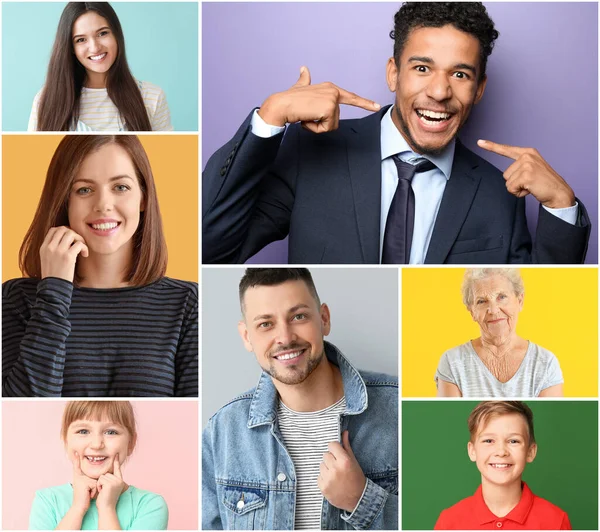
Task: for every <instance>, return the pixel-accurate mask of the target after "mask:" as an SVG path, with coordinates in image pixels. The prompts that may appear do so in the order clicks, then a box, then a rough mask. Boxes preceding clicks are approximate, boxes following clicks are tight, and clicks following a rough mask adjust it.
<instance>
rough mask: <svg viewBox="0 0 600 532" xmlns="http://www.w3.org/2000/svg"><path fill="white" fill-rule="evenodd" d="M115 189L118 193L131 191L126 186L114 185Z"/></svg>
mask: <svg viewBox="0 0 600 532" xmlns="http://www.w3.org/2000/svg"><path fill="white" fill-rule="evenodd" d="M115 189H116V190H117V191H118V192H127V191H128V190H131V188H130V187H129V186H127V185H116V186H115Z"/></svg>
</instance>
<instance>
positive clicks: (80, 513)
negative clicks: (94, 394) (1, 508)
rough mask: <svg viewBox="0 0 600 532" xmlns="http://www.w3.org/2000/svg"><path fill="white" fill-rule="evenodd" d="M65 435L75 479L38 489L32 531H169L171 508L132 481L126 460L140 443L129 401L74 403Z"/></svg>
mask: <svg viewBox="0 0 600 532" xmlns="http://www.w3.org/2000/svg"><path fill="white" fill-rule="evenodd" d="M61 437H62V440H63V442H64V444H65V451H66V453H67V456H68V457H69V460H70V461H71V463H72V464H73V473H72V479H71V483H68V484H62V485H60V486H55V487H52V488H46V489H42V490H39V491H37V492H36V494H35V499H34V501H33V505H32V507H31V513H30V516H29V529H30V530H165V529H166V528H167V521H168V509H167V503H166V502H165V500H164V499H163V498H162V497H161V496H160V495H157V494H155V493H151V492H149V491H145V490H141V489H139V488H136V487H134V486H131V485H128V484H127V483H126V482H125V481H124V474H123V464H124V463H125V461H126V460H127V459H128V458H129V456H130V455H131V453H132V452H133V449H134V448H135V444H136V442H137V430H136V424H135V414H134V411H133V407H132V406H131V404H130V403H129V402H127V401H73V402H70V403H67V406H66V407H65V410H64V413H63V418H62V427H61Z"/></svg>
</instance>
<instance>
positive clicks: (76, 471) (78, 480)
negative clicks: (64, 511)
mask: <svg viewBox="0 0 600 532" xmlns="http://www.w3.org/2000/svg"><path fill="white" fill-rule="evenodd" d="M82 460H83V458H82V457H81V456H79V453H78V452H77V451H75V456H74V458H73V460H72V461H73V503H72V504H71V508H72V509H74V510H77V511H80V512H82V513H83V514H85V512H87V511H88V508H89V507H90V501H91V500H92V499H93V498H94V497H96V494H97V493H98V488H97V482H96V480H95V479H93V478H90V477H88V476H86V475H84V473H83V471H82V470H81V461H82Z"/></svg>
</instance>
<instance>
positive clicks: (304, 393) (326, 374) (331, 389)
mask: <svg viewBox="0 0 600 532" xmlns="http://www.w3.org/2000/svg"><path fill="white" fill-rule="evenodd" d="M273 384H274V385H275V388H277V392H279V397H280V398H281V401H283V404H284V405H285V406H287V407H288V408H291V409H292V410H295V411H296V412H316V411H318V410H323V409H324V408H327V407H329V406H331V405H333V404H335V403H337V402H338V401H339V400H340V399H341V398H342V397H343V395H344V385H343V383H342V374H341V373H340V370H339V368H338V367H337V366H335V365H334V364H332V363H331V362H329V360H327V357H326V356H325V353H323V359H322V360H321V362H320V364H319V365H318V366H317V367H316V368H315V369H314V371H313V372H312V373H311V374H310V375H309V376H308V377H307V378H306V379H305V380H304V381H303V382H301V383H300V384H283V383H281V382H279V381H276V380H275V379H273Z"/></svg>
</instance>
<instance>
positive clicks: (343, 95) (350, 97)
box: [338, 87, 381, 111]
mask: <svg viewBox="0 0 600 532" xmlns="http://www.w3.org/2000/svg"><path fill="white" fill-rule="evenodd" d="M338 90H339V91H340V99H339V103H343V104H345V105H353V106H354V107H361V108H362V109H366V110H367V111H379V109H381V105H379V104H378V103H376V102H374V101H373V100H367V99H366V98H363V97H362V96H359V95H358V94H354V93H353V92H350V91H347V90H346V89H342V88H341V87H338Z"/></svg>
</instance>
